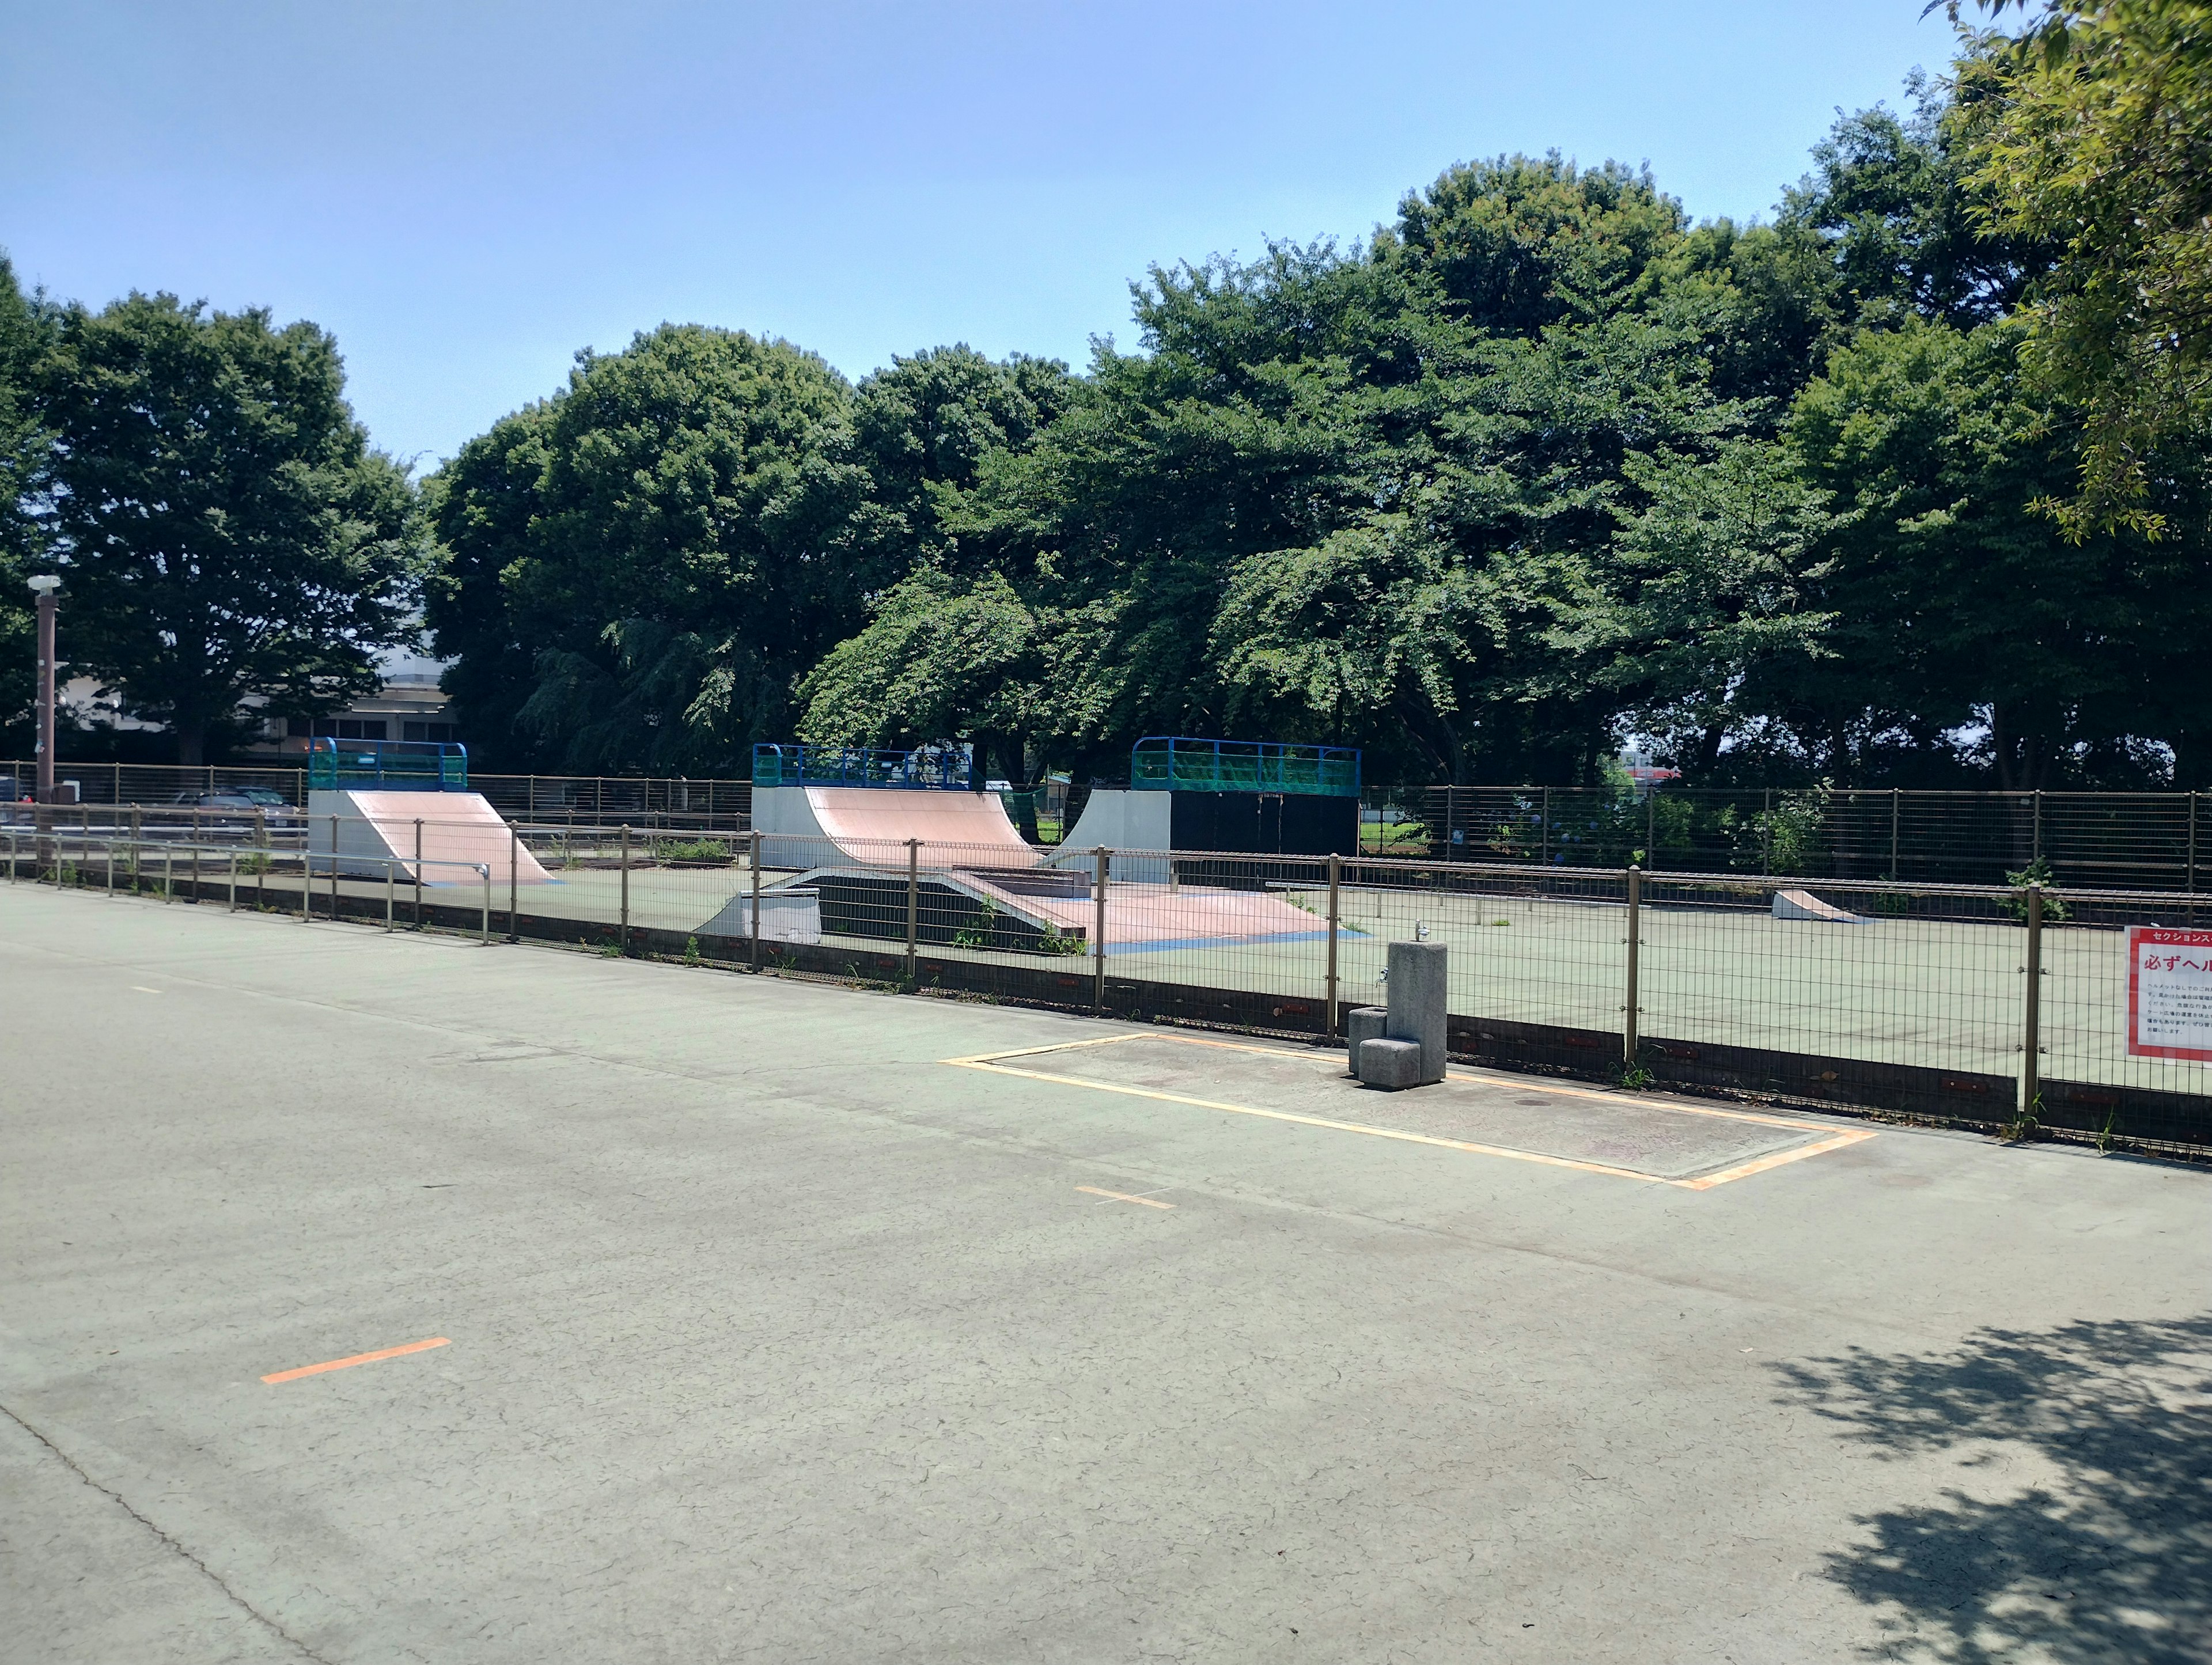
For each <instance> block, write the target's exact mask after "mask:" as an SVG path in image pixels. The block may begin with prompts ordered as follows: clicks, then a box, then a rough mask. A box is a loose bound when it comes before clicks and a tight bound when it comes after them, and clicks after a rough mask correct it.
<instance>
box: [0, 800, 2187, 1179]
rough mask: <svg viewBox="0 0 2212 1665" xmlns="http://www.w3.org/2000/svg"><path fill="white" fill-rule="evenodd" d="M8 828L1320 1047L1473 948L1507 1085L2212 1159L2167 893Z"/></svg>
mask: <svg viewBox="0 0 2212 1665" xmlns="http://www.w3.org/2000/svg"><path fill="white" fill-rule="evenodd" d="M326 821H329V822H331V824H330V825H329V826H327V827H325V826H324V825H323V824H322V823H325V822H326ZM0 836H4V839H5V854H6V861H7V877H8V879H9V881H10V882H12V883H15V884H28V883H46V884H62V885H64V886H74V887H77V888H81V889H88V890H95V891H109V892H112V893H115V894H118V895H129V894H132V893H134V892H135V893H137V894H142V895H149V896H161V897H163V898H176V899H180V900H197V901H200V902H208V901H217V900H219V901H222V902H225V903H226V904H228V905H230V906H234V907H240V908H259V909H263V910H265V911H269V912H272V913H277V914H286V915H296V916H300V917H306V918H340V919H352V920H360V921H364V922H367V923H369V924H377V925H382V926H384V927H386V928H406V927H442V928H448V929H458V930H464V931H467V932H470V933H473V934H477V935H480V936H482V937H483V938H484V939H487V940H490V939H495V938H498V939H520V938H532V939H550V940H556V941H562V942H568V943H572V944H577V943H580V944H583V945H587V946H594V947H598V948H600V949H602V950H603V951H606V952H609V953H617V954H619V953H626V952H629V953H635V952H647V953H653V954H658V955H661V956H664V957H684V958H690V959H693V960H714V961H718V962H724V963H737V964H739V965H747V966H753V967H758V968H761V969H783V970H792V971H799V972H806V973H814V974H820V975H830V976H837V977H846V978H860V979H866V980H871V981H882V982H886V983H890V984H895V985H897V986H900V987H913V988H936V989H939V990H942V991H945V992H965V993H968V994H981V995H987V996H992V997H995V998H1000V999H1008V1000H1028V1001H1036V1002H1042V1003H1045V1004H1049V1005H1054V1006H1065V1007H1070V1008H1073V1009H1076V1010H1083V1011H1091V1012H1111V1013H1115V1014H1117V1015H1121V1016H1125V1017H1133V1018H1144V1019H1151V1020H1154V1021H1167V1022H1176V1021H1184V1022H1195V1023H1200V1024H1221V1025H1227V1026H1231V1027H1237V1028H1243V1029H1249V1030H1263V1031H1267V1032H1272V1033H1279V1034H1291V1035H1304V1036H1314V1037H1322V1036H1334V1035H1338V1034H1340V1033H1341V1032H1342V1031H1343V1028H1344V1016H1345V1013H1346V1012H1348V1011H1349V1010H1351V1009H1352V1008H1353V1007H1356V1006H1364V1005H1381V1004H1383V1003H1384V1001H1385V1000H1386V999H1387V990H1386V988H1385V987H1384V984H1383V975H1384V969H1385V966H1386V963H1387V956H1388V949H1389V944H1390V943H1391V942H1392V941H1396V940H1407V939H1425V940H1429V941H1433V942H1441V943H1443V944H1444V945H1447V946H1448V947H1449V950H1450V959H1449V966H1450V994H1451V1001H1450V1006H1451V1012H1452V1014H1453V1017H1452V1047H1453V1050H1454V1051H1455V1053H1456V1054H1460V1055H1461V1056H1462V1057H1465V1058H1468V1059H1472V1060H1477V1061H1480V1062H1486V1063H1491V1064H1496V1065H1499V1066H1508V1067H1513V1068H1518V1069H1525V1070H1537V1071H1549V1072H1556V1073H1566V1074H1571V1075H1576V1076H1580V1077H1583V1078H1585V1079H1600V1080H1610V1081H1615V1082H1622V1083H1626V1084H1627V1085H1651V1084H1659V1085H1674V1086H1679V1087H1683V1088H1687V1089H1692V1090H1702V1091H1719V1092H1723V1093H1732V1094H1741V1095H1749V1096H1755V1097H1768V1098H1778V1099H1784V1100H1788V1101H1792V1102H1801V1103H1829V1104H1833V1105H1837V1106H1841V1107H1850V1108H1853V1109H1860V1110H1866V1109H1872V1110H1876V1111H1888V1112H1893V1113H1895V1114H1898V1115H1908V1116H1916V1117H1924V1118H1933V1119H1936V1120H1941V1121H1955V1122H1960V1123H1964V1124H1968V1125H1978V1126H1987V1127H2012V1128H2014V1129H2015V1131H2026V1130H2027V1129H2028V1128H2030V1127H2033V1126H2036V1125H2040V1126H2041V1127H2045V1128H2047V1129H2059V1130H2065V1131H2068V1132H2070V1133H2075V1134H2080V1135H2083V1136H2092V1137H2098V1138H2100V1139H2118V1140H2126V1141H2133V1142H2137V1143H2151V1144H2158V1143H2168V1144H2174V1145H2212V1088H2208V1085H2207V1079H2206V1070H2207V1068H2208V1063H2207V1062H2206V1061H2205V1060H2206V1058H2208V1057H2212V1047H2207V1048H2205V1049H2204V1051H2203V1052H2202V1053H2197V1054H2193V1055H2192V1053H2191V1048H2190V1047H2187V1046H2182V1047H2172V1046H2166V1047H2159V1046H2146V1045H2144V1044H2142V1042H2141V1038H2140V1036H2138V1035H2137V1032H2136V1030H2137V1022H2136V1018H2137V1013H2136V1005H2137V997H2138V990H2137V988H2136V983H2137V981H2138V980H2139V979H2138V974H2143V975H2150V974H2149V973H2145V972H2144V967H2143V965H2142V964H2139V963H2137V961H2136V940H2137V939H2138V938H2143V933H2153V934H2154V935H2157V936H2158V937H2159V939H2160V940H2161V941H2168V940H2170V941H2174V942H2179V943H2181V944H2182V945H2183V949H2182V951H2180V952H2177V953H2171V954H2168V955H2167V956H2166V959H2167V961H2168V962H2169V963H2166V966H2165V969H2164V970H2163V971H2159V970H2158V967H2157V966H2156V965H2153V966H2152V968H2151V969H2152V971H2153V972H2156V973H2157V975H2161V976H2165V977H2166V978H2167V979H2168V980H2169V981H2171V980H2172V979H2173V978H2177V977H2178V978H2180V979H2182V980H2183V981H2184V982H2185V983H2186V982H2187V979H2188V978H2190V977H2191V975H2196V974H2195V971H2194V970H2193V968H2196V967H2197V965H2198V962H2199V961H2200V960H2201V962H2202V970H2203V975H2202V977H2201V978H2200V979H2199V981H2201V982H2202V984H2203V987H2202V989H2201V991H2198V992H2197V993H2191V990H2193V989H2196V988H2197V985H2196V984H2194V983H2188V984H2187V987H2183V989H2182V993H2181V994H2179V995H2178V996H2175V997H2174V998H2175V999H2179V1000H2182V1002H2183V1004H2184V1006H2187V1002H2189V1001H2191V1000H2200V998H2201V1002H2202V1009H2203V1023H2204V1024H2205V1025H2206V1026H2207V1027H2208V1029H2212V931H2208V930H2206V927H2212V920H2207V919H2204V918H2203V917H2201V914H2202V913H2203V912H2212V908H2201V907H2200V903H2199V902H2198V901H2197V899H2196V898H2194V897H2193V896H2189V895H2187V894H2185V893H2183V894H2177V893H2175V892H2173V891H2170V890H2145V889H2134V890H2122V889H2088V888H2085V887H2080V886H2074V885H2063V886H2048V887H2046V886H2042V885H2011V886H2002V885H1999V886H1990V885H1972V884H1940V883H1916V882H1908V881H1899V880H1895V879H1892V878H1816V879H1809V880H1808V879H1806V878H1800V877H1797V876H1795V875H1776V874H1756V875H1754V874H1747V873H1729V874H1715V873H1696V872H1679V871H1678V872H1644V870H1643V869H1642V868H1640V867H1638V866H1612V867H1605V866H1596V865H1595V864H1593V865H1588V866H1565V865H1562V864H1558V863H1554V864H1552V865H1548V866H1546V865H1538V864H1530V863H1522V862H1474V861H1464V860H1462V861H1434V860H1401V859H1395V858H1389V857H1378V856H1358V857H1322V858H1307V857H1284V856H1277V855H1268V854H1250V855H1237V854H1203V855H1200V854H1175V853H1170V852H1165V851H1146V850H1077V849H1067V848H1050V847H1045V848H1036V849H1034V850H1033V851H1032V852H1031V853H1030V854H1031V856H1032V857H1033V859H1032V860H1027V861H1023V860H1020V859H1019V858H1018V856H1017V857H1016V858H1014V859H1013V860H1011V861H1010V858H1009V854H1008V852H1007V850H1006V848H1005V847H1004V846H1003V845H994V846H979V847H975V848H967V847H963V846H958V845H950V844H942V843H924V842H917V841H908V842H896V841H885V842H876V843H867V842H860V841H854V840H851V839H846V840H841V841H838V842H831V841H829V840H828V839H823V838H800V837H787V836H771V835H760V834H754V833H750V832H732V833H726V834H714V833H712V832H702V831H700V830H698V829H667V828H654V827H649V826H647V827H640V826H635V825H630V824H616V825H606V824H603V823H598V822H594V821H590V820H584V821H578V822H573V823H572V822H570V821H568V820H566V819H562V820H559V821H548V820H544V819H538V820H534V821H533V820H527V819H522V818H517V819H514V820H513V821H511V822H508V823H499V822H489V823H486V822H483V821H477V822H471V823H458V822H457V823H438V822H435V821H432V822H423V823H414V824H413V826H412V828H411V829H399V830H397V831H395V830H394V829H393V828H392V827H391V826H385V827H383V828H382V829H380V830H379V829H378V828H377V827H376V826H375V825H374V824H373V823H359V825H358V826H355V825H352V824H346V825H341V824H339V823H337V821H336V820H335V819H333V818H331V817H314V818H313V822H312V823H310V822H309V820H308V819H307V817H301V816H297V815H291V816H272V815H268V814H262V813H255V814H251V815H247V814H232V815H227V816H223V817H210V816H209V815H208V814H206V813H204V812H195V811H187V810H183V809H168V810H155V809H146V808H143V807H141V808H138V809H137V810H136V811H117V810H114V809H112V808H110V809H106V810H102V809H101V808H100V807H98V806H94V805H58V806H54V807H52V808H51V809H49V810H47V811H44V812H40V811H34V810H33V809H32V808H30V806H27V805H15V806H10V808H9V813H8V816H7V817H6V818H5V820H4V821H0ZM379 839H381V840H382V841H383V842H377V841H378V840H379ZM467 841H474V842H467ZM2161 933H2162V934H2161ZM2200 937H2201V939H2202V945H2201V946H2197V943H2198V939H2199V938H2200ZM2143 939H2144V940H2148V938H2143ZM2191 953H2195V954H2197V959H2191V958H2189V957H2188V956H2189V954H2191ZM2177 967H2179V969H2177ZM2161 987H2163V985H2161ZM2161 998H2163V997H2161ZM2177 1009H2179V1008H2177ZM2195 1009H2196V1008H2190V1010H2195ZM2183 1021H2185V1022H2192V1021H2195V1019H2194V1018H2190V1017H2189V1012H2188V1011H2184V1012H2183Z"/></svg>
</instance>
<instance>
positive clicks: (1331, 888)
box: [1328, 850, 1344, 1036]
mask: <svg viewBox="0 0 2212 1665" xmlns="http://www.w3.org/2000/svg"><path fill="white" fill-rule="evenodd" d="M1343 874H1344V858H1343V857H1342V856H1340V855H1339V854H1336V852H1334V850H1332V851H1330V852H1329V857H1328V1033H1329V1034H1330V1035H1331V1036H1334V1035H1335V1033H1336V911H1337V895H1338V883H1339V881H1340V879H1341V878H1343Z"/></svg>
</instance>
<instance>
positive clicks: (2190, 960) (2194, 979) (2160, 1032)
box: [2128, 925, 2212, 1060]
mask: <svg viewBox="0 0 2212 1665" xmlns="http://www.w3.org/2000/svg"><path fill="white" fill-rule="evenodd" d="M2128 1052H2129V1054H2130V1055H2131V1056H2134V1057H2137V1058H2195V1059H2203V1060H2212V931H2177V930H2170V929H2167V928H2166V927H2163V926H2155V925H2137V926H2133V927H2130V929H2129V931H2128Z"/></svg>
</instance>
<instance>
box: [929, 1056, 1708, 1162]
mask: <svg viewBox="0 0 2212 1665" xmlns="http://www.w3.org/2000/svg"><path fill="white" fill-rule="evenodd" d="M1040 1050H1051V1048H1040ZM944 1061H945V1063H948V1064H951V1065H953V1066H956V1067H957V1068H961V1069H971V1070H984V1071H987V1072H988V1073H991V1074H993V1075H1013V1076H1019V1077H1020V1078H1021V1079H1024V1080H1026V1081H1050V1082H1054V1083H1055V1084H1057V1085H1060V1086H1064V1087H1089V1088H1091V1090H1092V1091H1097V1092H1112V1093H1120V1094H1121V1095H1122V1096H1124V1097H1129V1098H1153V1099H1158V1100H1159V1101H1160V1102H1161V1103H1166V1104H1190V1105H1194V1106H1195V1107H1196V1108H1198V1109H1201V1110H1226V1111H1228V1112H1229V1113H1230V1114H1231V1115H1256V1116H1260V1117H1261V1118H1263V1119H1264V1120H1266V1121H1288V1122H1292V1123H1294V1124H1296V1125H1297V1126H1298V1127H1326V1128H1328V1129H1329V1130H1331V1131H1332V1132H1334V1133H1365V1134H1367V1135H1368V1136H1369V1137H1370V1138H1371V1139H1398V1140H1400V1141H1401V1142H1402V1143H1404V1144H1407V1145H1435V1146H1437V1148H1438V1149H1440V1150H1445V1151H1466V1152H1470V1153H1472V1154H1473V1155H1475V1156H1483V1157H1508V1158H1511V1159H1512V1160H1514V1161H1516V1162H1534V1163H1540V1164H1542V1165H1543V1166H1545V1167H1547V1168H1572V1169H1576V1170H1578V1171H1580V1172H1582V1173H1585V1174H1611V1175H1613V1176H1614V1177H1615V1178H1617V1179H1634V1180H1642V1181H1643V1182H1644V1183H1645V1184H1647V1185H1667V1184H1671V1183H1674V1182H1672V1181H1668V1180H1662V1179H1661V1178H1659V1177H1658V1176H1656V1175H1654V1174H1639V1173H1638V1172H1637V1171H1636V1170H1634V1169H1632V1168H1608V1167H1607V1166H1606V1165H1605V1164H1602V1163H1597V1162H1577V1161H1574V1160H1573V1159H1571V1158H1567V1157H1551V1156H1544V1155H1541V1154H1540V1153H1539V1152H1534V1151H1515V1150H1509V1149H1508V1148H1507V1147H1505V1146H1504V1145H1475V1144H1471V1143H1469V1142H1468V1140H1466V1139H1435V1138H1431V1136H1430V1135H1429V1134H1427V1133H1404V1132H1401V1130H1400V1129H1398V1128H1396V1127H1368V1126H1367V1125H1366V1124H1365V1123H1364V1122H1359V1121H1330V1120H1329V1119H1328V1117H1326V1116H1319V1115H1295V1114H1293V1113H1292V1112H1291V1111H1289V1110H1262V1109H1257V1108H1255V1106H1253V1105H1250V1104H1231V1103H1227V1102H1226V1101H1225V1100H1223V1099H1218V1098H1193V1097H1190V1096H1189V1095H1188V1094H1186V1093H1179V1092H1158V1091H1154V1090H1153V1089H1152V1088H1150V1087H1124V1086H1121V1085H1118V1084H1116V1083H1115V1082H1111V1081H1086V1080H1085V1079H1083V1078H1082V1077H1081V1076H1079V1075H1052V1074H1048V1073H1046V1072H1045V1071H1043V1070H1018V1069H1011V1068H1009V1067H1008V1066H1006V1065H1004V1064H994V1063H991V1062H989V1061H988V1060H984V1059H978V1058H947V1059H945V1060H944Z"/></svg>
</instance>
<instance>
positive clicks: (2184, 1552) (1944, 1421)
mask: <svg viewBox="0 0 2212 1665" xmlns="http://www.w3.org/2000/svg"><path fill="white" fill-rule="evenodd" d="M1782 1371H1783V1375H1784V1382H1785V1389H1786V1393H1785V1398H1786V1400H1787V1401H1788V1402H1790V1403H1791V1404H1794V1405H1796V1406H1798V1407H1801V1408H1803V1409H1808V1410H1811V1411H1813V1412H1814V1413H1816V1414H1818V1415H1820V1416H1821V1417H1824V1418H1826V1419H1830V1420H1832V1421H1833V1422H1836V1423H1839V1424H1841V1425H1843V1429H1844V1434H1845V1437H1847V1438H1849V1439H1850V1440H1851V1441H1853V1442H1856V1443H1862V1444H1863V1445H1864V1446H1866V1447H1869V1448H1870V1449H1872V1450H1873V1452H1874V1453H1875V1455H1877V1456H1879V1457H1881V1458H1882V1459H1883V1460H1885V1461H1904V1460H1909V1459H1912V1458H1916V1457H1917V1458H1920V1459H1923V1461H1924V1460H1925V1459H1927V1458H1928V1457H1929V1456H1931V1455H1950V1456H1952V1457H1953V1458H1954V1460H1956V1461H1958V1462H1959V1464H1960V1468H1961V1470H1962V1480H1961V1485H1960V1486H1959V1487H1953V1488H1950V1489H1947V1490H1946V1491H1945V1492H1944V1493H1943V1494H1942V1501H1940V1502H1938V1503H1931V1504H1919V1505H1916V1506H1911V1507H1901V1508H1897V1509H1891V1510H1883V1511H1882V1512H1881V1513H1879V1514H1875V1515H1867V1516H1858V1517H1857V1524H1858V1525H1859V1526H1860V1528H1862V1529H1863V1530H1862V1534H1861V1538H1860V1541H1859V1542H1858V1543H1857V1544H1856V1545H1855V1546H1853V1547H1850V1548H1847V1549H1842V1550H1837V1551H1833V1552H1832V1553H1830V1554H1829V1555H1828V1557H1827V1561H1828V1568H1827V1571H1828V1576H1829V1577H1832V1578H1833V1579H1834V1580H1835V1581H1836V1582H1837V1583H1839V1584H1841V1585H1842V1586H1843V1587H1844V1589H1847V1590H1849V1591H1850V1593H1851V1594H1852V1595H1855V1596H1857V1598H1858V1599H1859V1600H1860V1601H1864V1602H1867V1603H1869V1605H1872V1606H1874V1607H1877V1608H1878V1609H1880V1610H1881V1613H1883V1615H1884V1622H1885V1626H1886V1628H1887V1630H1888V1631H1889V1632H1890V1633H1891V1634H1890V1639H1889V1640H1888V1642H1887V1643H1886V1644H1882V1645H1881V1646H1878V1647H1875V1648H1873V1649H1870V1650H1869V1652H1870V1653H1871V1654H1873V1655H1875V1656H1879V1657H1883V1658H1899V1659H1903V1658H1913V1657H1919V1658H1927V1659H1938V1660H1944V1661H1957V1662H1961V1665H1984V1662H1990V1665H1995V1662H1997V1661H2005V1662H2008V1665H2016V1662H2019V1661H2021V1660H2045V1661H2051V1662H2064V1665H2075V1662H2087V1661H2099V1662H2104V1661H2112V1662H2118V1661H2127V1662H2129V1665H2182V1662H2185V1661H2186V1662H2191V1665H2204V1662H2206V1661H2212V1315H2207V1316H2197V1317H2194V1318H2188V1319H2180V1320H2173V1321H2156V1322H2142V1321H2118V1320H2116V1321H2112V1322H2081V1323H2075V1324H2069V1325H2066V1326H2064V1327H2063V1328H2058V1329H2055V1330H2045V1331H2033V1332H2030V1331H2009V1330H1984V1331H1981V1332H1979V1333H1978V1334H1975V1335H1974V1336H1972V1337H1970V1338H1969V1339H1968V1340H1967V1341H1966V1343H1965V1344H1964V1346H1961V1347H1960V1349H1959V1350H1958V1351H1956V1352H1951V1353H1948V1354H1942V1355H1936V1356H1930V1357H1920V1358H1916V1357H1906V1356H1899V1357H1884V1356H1880V1355H1876V1354H1874V1353H1870V1352H1862V1351H1859V1350H1858V1349H1856V1348H1855V1349H1853V1350H1852V1351H1851V1352H1850V1354H1848V1355H1847V1356H1845V1357H1844V1358H1823V1359H1813V1360H1809V1361H1807V1362H1805V1363H1802V1364H1788V1365H1784V1366H1783V1367H1782Z"/></svg>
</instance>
